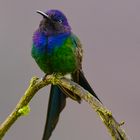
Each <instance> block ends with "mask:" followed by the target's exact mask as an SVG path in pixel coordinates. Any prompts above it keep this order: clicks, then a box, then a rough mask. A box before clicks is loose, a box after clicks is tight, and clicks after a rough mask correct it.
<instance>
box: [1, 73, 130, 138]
mask: <svg viewBox="0 0 140 140" xmlns="http://www.w3.org/2000/svg"><path fill="white" fill-rule="evenodd" d="M50 83H51V84H56V85H60V86H63V87H65V88H67V89H69V90H71V91H72V92H73V93H75V94H77V95H79V96H80V97H81V99H83V100H85V101H86V102H88V103H89V104H90V105H91V107H92V108H93V109H94V110H95V111H96V112H97V114H98V115H99V117H100V118H101V120H102V122H103V123H104V124H105V126H106V127H107V129H108V131H109V133H110V135H111V137H112V140H128V138H127V136H126V134H125V132H124V130H123V129H122V128H121V127H120V126H121V125H122V124H120V123H118V122H117V121H116V120H115V119H114V117H113V116H112V113H111V112H110V111H109V110H108V109H107V108H106V107H105V106H104V105H103V104H102V103H100V102H99V101H98V100H97V99H96V98H95V97H94V96H92V95H91V94H90V93H89V92H88V91H86V90H85V89H84V88H82V87H81V86H80V85H78V84H77V83H75V82H73V81H71V80H68V79H66V78H64V77H63V76H61V75H56V74H54V75H48V76H47V77H46V78H45V79H44V80H41V79H39V78H37V77H33V78H32V79H31V81H30V85H29V87H28V89H27V90H26V92H25V94H24V96H23V97H22V98H21V99H20V101H19V103H18V104H17V106H16V107H15V109H14V110H13V112H12V113H11V114H10V115H9V116H8V117H7V119H6V120H5V121H4V122H3V123H2V124H1V125H0V140H1V139H2V138H3V136H4V135H5V133H6V132H7V131H8V129H9V128H10V127H11V126H12V125H13V124H14V122H15V121H16V120H17V119H18V118H19V117H20V116H23V115H26V114H28V112H29V107H28V104H29V102H30V101H31V99H32V98H33V96H34V95H35V94H36V93H37V91H38V90H40V89H41V88H43V87H44V86H46V85H48V84H50Z"/></svg>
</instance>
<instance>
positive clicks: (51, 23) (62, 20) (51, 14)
mask: <svg viewBox="0 0 140 140" xmlns="http://www.w3.org/2000/svg"><path fill="white" fill-rule="evenodd" d="M37 13H39V14H41V15H42V16H43V19H42V20H41V22H40V25H39V29H40V30H41V31H44V32H46V33H47V34H48V35H54V34H58V33H65V32H70V31H71V27H70V25H69V24H68V20H67V18H66V16H65V15H64V14H63V13H62V12H61V11H59V10H48V11H47V12H42V11H37Z"/></svg>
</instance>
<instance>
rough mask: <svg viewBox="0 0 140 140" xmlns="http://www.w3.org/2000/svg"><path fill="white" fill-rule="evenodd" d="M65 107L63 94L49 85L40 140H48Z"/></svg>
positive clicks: (56, 87) (55, 87)
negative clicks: (45, 115)
mask: <svg viewBox="0 0 140 140" xmlns="http://www.w3.org/2000/svg"><path fill="white" fill-rule="evenodd" d="M65 105H66V95H65V94H63V92H62V90H61V89H60V88H59V87H58V86H56V85H51V92H50V99H49V104H48V112H47V118H46V124H45V129H44V134H43V138H42V140H48V139H49V138H50V136H51V134H52V131H53V130H54V129H55V127H56V125H57V122H58V120H59V115H60V112H61V111H62V110H63V109H64V107H65Z"/></svg>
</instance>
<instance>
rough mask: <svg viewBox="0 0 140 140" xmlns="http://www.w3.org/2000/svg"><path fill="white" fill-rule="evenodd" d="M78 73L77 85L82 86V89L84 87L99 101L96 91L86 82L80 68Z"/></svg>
mask: <svg viewBox="0 0 140 140" xmlns="http://www.w3.org/2000/svg"><path fill="white" fill-rule="evenodd" d="M78 73H79V76H78V77H79V81H78V82H79V85H80V86H82V87H83V88H84V89H86V90H87V91H88V92H90V93H91V94H92V95H93V96H94V97H95V98H96V99H98V100H99V101H100V102H101V100H100V99H99V98H98V96H97V95H96V93H95V92H94V91H93V89H92V88H91V86H90V84H89V83H88V81H87V79H86V78H85V76H84V74H83V72H82V71H81V70H79V71H78Z"/></svg>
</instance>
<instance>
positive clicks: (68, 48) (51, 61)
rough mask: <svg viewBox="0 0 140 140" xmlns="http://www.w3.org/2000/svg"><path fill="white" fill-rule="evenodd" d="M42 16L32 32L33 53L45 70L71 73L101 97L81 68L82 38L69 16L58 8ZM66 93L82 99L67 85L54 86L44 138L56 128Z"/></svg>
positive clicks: (44, 139)
mask: <svg viewBox="0 0 140 140" xmlns="http://www.w3.org/2000/svg"><path fill="white" fill-rule="evenodd" d="M38 13H39V14H41V15H42V16H43V19H42V20H41V22H40V25H39V28H38V29H37V30H36V31H35V33H34V35H33V46H32V57H33V58H34V59H35V61H36V63H37V64H38V66H39V67H40V69H41V70H42V71H43V72H44V73H46V74H52V73H62V74H68V73H70V74H71V75H72V80H73V81H75V82H77V83H78V84H80V85H81V86H82V87H83V88H85V89H86V90H88V91H89V92H90V93H91V94H92V95H93V96H95V97H96V98H97V99H98V100H99V98H98V97H97V95H96V94H95V93H94V91H93V90H92V88H91V87H90V85H89V83H88V82H87V80H86V78H85V77H84V74H83V72H82V64H81V63H82V53H83V51H82V47H81V43H80V41H79V39H78V38H77V36H76V35H74V34H73V33H72V32H71V27H70V26H69V24H68V21H67V18H66V16H65V15H64V14H63V13H62V12H61V11H59V10H49V11H47V12H45V13H43V12H41V11H38ZM66 97H71V98H72V99H74V100H76V101H78V102H80V100H81V99H80V97H79V96H77V95H74V94H73V93H71V92H70V91H68V90H67V89H65V88H63V87H59V86H56V85H52V86H51V92H50V100H49V105H48V113H47V121H46V125H45V130H44V135H43V139H42V140H48V139H49V137H50V136H51V133H52V131H53V130H54V128H55V126H56V124H57V122H58V119H59V114H60V112H61V111H62V110H63V108H64V107H65V104H66Z"/></svg>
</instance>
